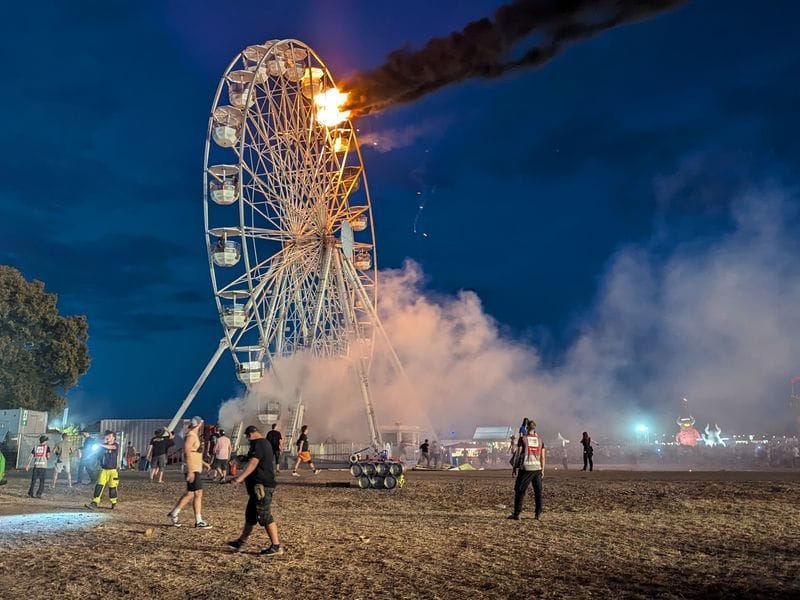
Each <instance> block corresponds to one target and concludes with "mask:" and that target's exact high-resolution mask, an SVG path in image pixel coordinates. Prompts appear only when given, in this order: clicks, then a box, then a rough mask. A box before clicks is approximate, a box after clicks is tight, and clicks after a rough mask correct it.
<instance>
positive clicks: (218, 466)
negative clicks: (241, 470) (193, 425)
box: [211, 429, 232, 483]
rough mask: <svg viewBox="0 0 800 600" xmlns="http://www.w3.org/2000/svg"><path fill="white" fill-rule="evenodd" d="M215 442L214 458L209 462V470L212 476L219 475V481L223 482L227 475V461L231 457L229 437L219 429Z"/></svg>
mask: <svg viewBox="0 0 800 600" xmlns="http://www.w3.org/2000/svg"><path fill="white" fill-rule="evenodd" d="M218 436H219V437H217V443H216V444H214V460H213V461H212V462H211V470H212V474H213V476H214V478H215V479H216V477H217V475H219V482H220V483H225V477H227V475H228V461H230V459H231V446H232V444H231V438H229V437H228V436H227V435H225V431H224V430H222V429H220V430H219V432H218Z"/></svg>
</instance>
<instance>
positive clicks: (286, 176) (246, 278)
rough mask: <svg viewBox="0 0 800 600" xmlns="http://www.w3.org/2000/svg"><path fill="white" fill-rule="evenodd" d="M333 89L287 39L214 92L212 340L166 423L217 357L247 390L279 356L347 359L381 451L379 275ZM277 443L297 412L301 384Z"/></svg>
mask: <svg viewBox="0 0 800 600" xmlns="http://www.w3.org/2000/svg"><path fill="white" fill-rule="evenodd" d="M344 100H345V95H344V94H341V93H339V92H338V91H337V90H336V86H335V83H334V80H333V78H332V77H331V74H330V72H329V71H328V69H327V68H326V67H325V65H324V63H323V62H322V61H321V60H320V58H319V57H318V56H317V54H316V53H315V52H314V51H313V50H312V49H311V48H309V47H308V46H307V45H305V44H303V43H302V42H299V41H297V40H292V39H286V40H271V41H268V42H265V43H263V44H258V45H254V46H249V47H247V48H245V49H244V50H243V51H242V52H241V53H239V54H238V55H237V56H236V57H235V58H234V59H233V61H231V63H230V65H228V68H227V69H226V70H225V72H224V74H223V76H222V79H221V80H220V82H219V85H218V87H217V92H216V95H215V97H214V102H213V105H212V108H211V116H210V118H209V122H208V133H207V137H206V145H205V170H204V175H205V184H204V202H203V207H204V216H205V236H206V246H207V248H208V265H209V270H210V272H211V282H212V286H213V290H214V299H215V301H216V304H217V309H218V311H219V315H220V321H221V323H222V327H223V337H222V339H221V340H220V343H219V347H218V348H217V350H216V352H215V353H214V354H213V356H212V357H211V359H210V360H209V362H208V364H207V365H206V367H205V369H204V370H203V372H202V373H201V375H200V377H199V378H198V379H197V381H196V383H195V385H194V386H193V387H192V389H191V390H190V392H189V394H188V395H187V397H186V399H185V400H184V402H183V404H182V405H181V406H180V408H179V410H178V412H177V414H176V415H175V417H174V418H173V420H172V423H171V424H170V429H174V427H175V426H176V425H177V423H178V421H179V420H180V419H181V418H182V417H183V415H184V414H185V412H186V410H187V408H188V407H189V404H190V403H191V402H192V400H193V399H194V397H195V395H196V394H197V392H198V391H199V389H200V387H201V386H202V385H203V383H204V382H205V380H206V378H207V377H208V375H209V374H210V373H211V371H212V369H213V368H214V366H215V365H216V363H217V361H218V360H219V359H220V357H221V356H222V354H223V353H224V352H225V351H226V350H229V351H230V353H231V355H232V357H233V361H234V363H235V367H236V376H237V377H238V379H239V380H240V381H241V382H242V383H243V384H245V385H246V386H248V388H249V387H250V386H253V385H255V384H257V383H258V382H260V381H261V380H262V378H263V377H264V375H265V373H266V372H270V374H271V376H272V379H274V380H276V381H280V378H281V373H280V368H281V367H280V363H281V359H286V358H290V357H292V356H294V355H298V354H301V353H302V354H305V355H308V356H310V357H312V358H317V357H319V358H325V359H330V358H338V359H341V360H343V361H348V364H349V366H350V368H351V370H352V372H353V376H354V377H355V379H356V380H357V383H358V388H359V390H360V394H361V397H362V400H363V402H364V406H365V408H366V413H367V421H368V425H369V432H370V436H371V441H372V443H373V444H374V445H376V446H380V445H381V443H382V440H381V434H380V429H379V427H378V425H377V422H376V418H375V410H374V405H373V400H372V394H371V391H370V385H369V372H370V366H371V364H372V360H373V353H374V350H375V344H376V338H380V339H381V340H382V341H384V342H385V347H386V348H387V349H388V354H389V358H390V360H391V361H392V363H393V364H394V366H395V368H397V369H398V370H400V372H402V366H401V365H400V362H399V360H398V358H397V355H396V353H395V352H394V350H393V349H392V347H391V344H390V343H389V340H388V338H387V336H386V332H385V330H384V329H383V327H382V325H381V323H380V320H379V319H378V315H377V312H376V303H377V299H378V272H377V260H376V259H377V256H376V242H375V230H374V227H373V221H372V206H371V201H370V194H369V188H368V186H367V178H366V175H365V172H364V165H363V162H362V158H361V152H360V150H359V146H358V141H357V139H356V130H355V128H354V126H353V123H352V122H351V121H350V120H349V118H348V117H349V114H348V113H347V112H343V111H341V110H340V106H341V105H342V104H343V102H344ZM295 396H296V397H295V398H294V401H293V406H288V407H280V410H282V411H283V410H285V411H287V412H290V413H291V414H292V415H294V417H293V418H290V428H291V431H290V432H289V434H290V436H291V437H290V439H292V437H294V430H295V429H296V427H297V426H298V421H299V419H298V415H300V414H302V413H301V411H300V409H299V407H300V406H302V389H298V390H296V392H295Z"/></svg>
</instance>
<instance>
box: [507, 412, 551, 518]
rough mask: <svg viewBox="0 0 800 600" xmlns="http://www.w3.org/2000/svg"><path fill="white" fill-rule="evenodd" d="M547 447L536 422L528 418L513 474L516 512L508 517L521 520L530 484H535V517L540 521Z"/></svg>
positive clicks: (520, 440)
mask: <svg viewBox="0 0 800 600" xmlns="http://www.w3.org/2000/svg"><path fill="white" fill-rule="evenodd" d="M544 465H545V448H544V442H543V441H542V438H540V437H539V436H538V435H537V434H536V423H535V422H534V421H533V419H530V420H528V423H527V431H526V434H525V435H524V436H521V437H520V438H519V442H518V443H517V451H516V453H515V462H514V469H513V471H512V473H513V475H515V476H516V480H515V482H514V512H513V513H511V514H510V515H509V516H508V518H509V519H514V520H519V516H520V513H522V503H523V501H524V500H525V492H526V491H527V489H528V486H531V485H532V486H533V496H534V503H535V506H534V518H535V519H536V520H537V521H538V520H539V518H540V515H541V514H542V477H544Z"/></svg>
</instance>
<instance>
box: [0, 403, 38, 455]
mask: <svg viewBox="0 0 800 600" xmlns="http://www.w3.org/2000/svg"><path fill="white" fill-rule="evenodd" d="M45 431H47V412H46V411H39V410H27V409H24V408H15V409H5V410H0V444H3V447H4V448H6V450H7V451H8V452H16V451H17V448H18V445H19V436H20V435H21V434H43V433H44V432H45Z"/></svg>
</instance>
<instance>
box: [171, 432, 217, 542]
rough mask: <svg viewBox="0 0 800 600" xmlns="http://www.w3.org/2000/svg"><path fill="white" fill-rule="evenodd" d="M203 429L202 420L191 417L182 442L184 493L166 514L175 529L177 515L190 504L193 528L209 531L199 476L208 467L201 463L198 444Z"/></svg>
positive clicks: (177, 522) (201, 456)
mask: <svg viewBox="0 0 800 600" xmlns="http://www.w3.org/2000/svg"><path fill="white" fill-rule="evenodd" d="M202 428H203V419H201V418H200V417H192V420H191V421H190V423H189V430H188V431H187V432H186V437H185V438H184V440H183V453H184V463H185V465H186V493H185V494H184V495H183V496H181V497H180V499H179V500H178V502H177V503H176V504H175V507H174V508H173V509H172V510H171V511H169V513H167V516H168V517H169V520H170V523H172V524H173V525H174V526H175V527H180V526H181V524H180V521H179V520H178V514H179V513H180V512H181V510H183V508H184V507H186V505H188V504H189V503H190V502H191V503H192V510H194V526H195V528H197V529H211V525H209V524H208V523H206V522H205V521H204V520H203V515H202V510H203V479H202V477H200V474H201V473H202V472H203V467H204V466H209V465H207V464H206V463H204V462H203V444H202V443H201V442H200V432H201V431H202ZM209 468H210V467H209Z"/></svg>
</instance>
